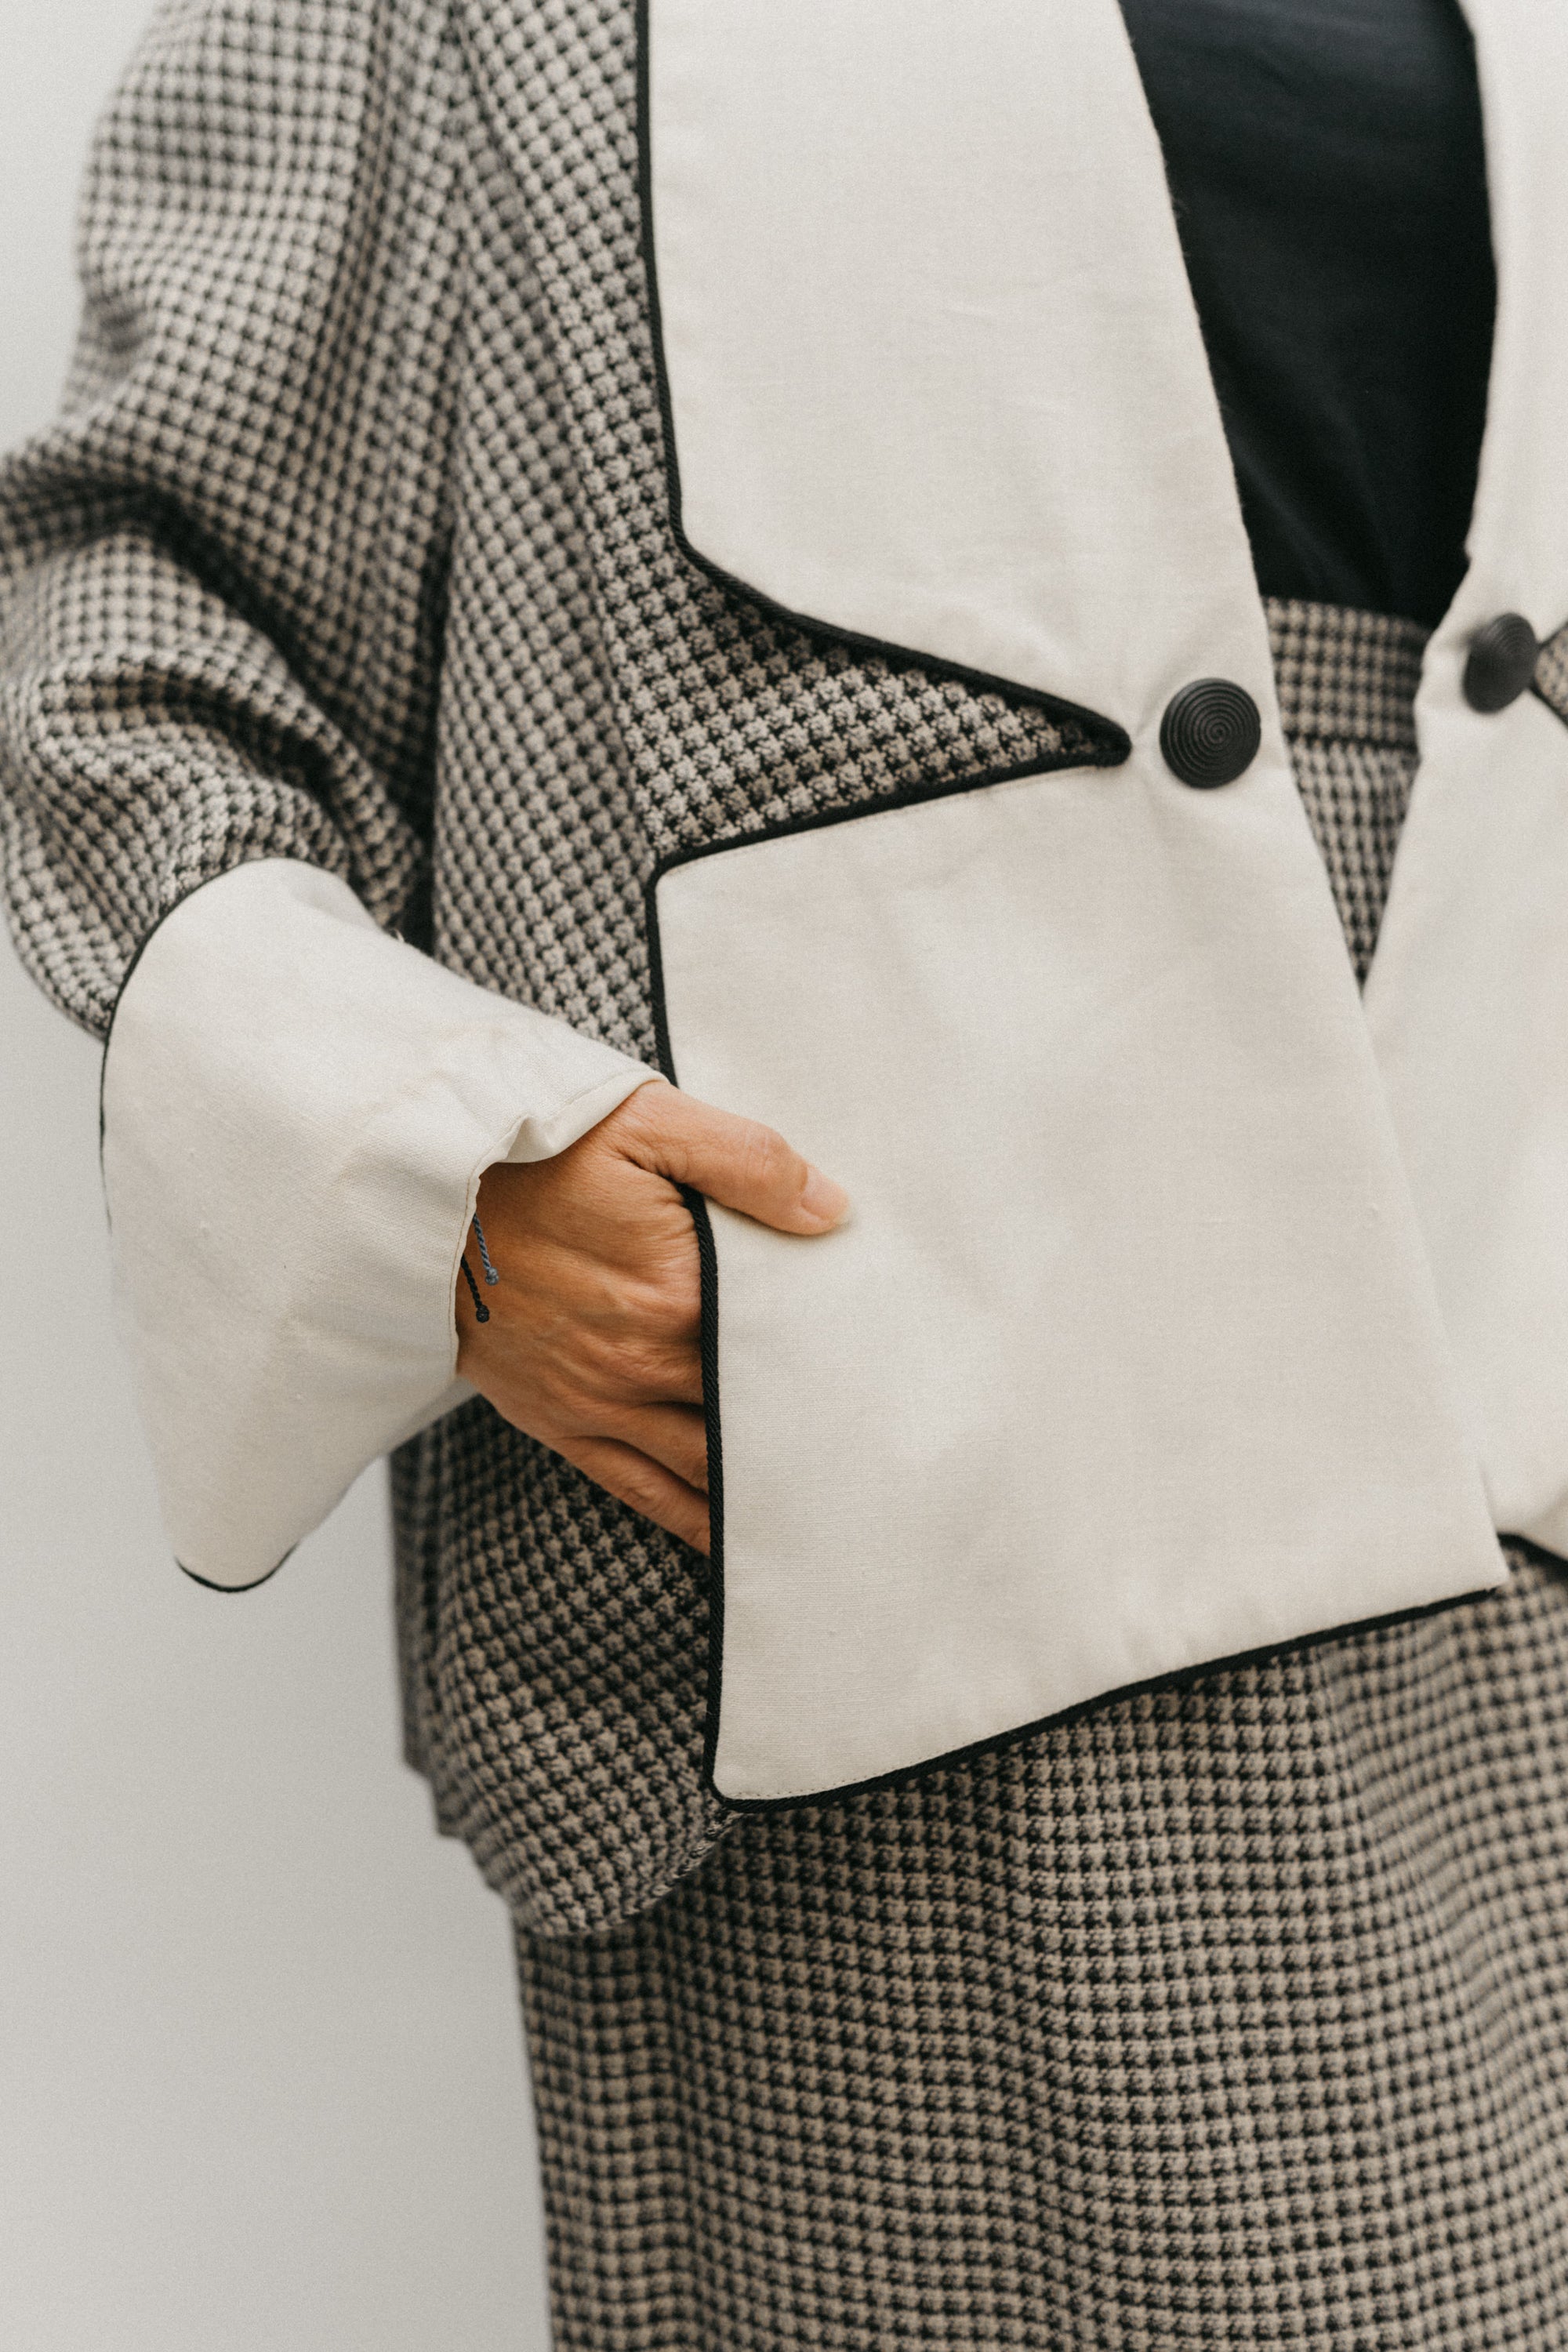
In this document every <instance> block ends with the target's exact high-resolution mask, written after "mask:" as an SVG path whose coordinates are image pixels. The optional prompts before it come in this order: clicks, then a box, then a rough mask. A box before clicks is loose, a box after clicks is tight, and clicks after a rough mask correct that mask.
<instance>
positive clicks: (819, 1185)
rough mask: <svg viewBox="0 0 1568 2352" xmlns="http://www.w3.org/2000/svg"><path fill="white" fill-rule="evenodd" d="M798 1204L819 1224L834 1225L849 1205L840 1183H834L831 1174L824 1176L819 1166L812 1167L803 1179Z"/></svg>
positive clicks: (846, 1194) (847, 1197) (847, 1196)
mask: <svg viewBox="0 0 1568 2352" xmlns="http://www.w3.org/2000/svg"><path fill="white" fill-rule="evenodd" d="M800 1205H801V1207H802V1209H803V1210H804V1211H805V1214H806V1215H807V1216H808V1217H815V1218H816V1222H817V1223H818V1224H819V1225H836V1224H837V1223H839V1221H840V1219H841V1218H842V1217H843V1215H844V1213H845V1212H846V1211H847V1208H848V1206H849V1195H848V1193H847V1192H846V1191H845V1190H844V1187H843V1185H842V1184H836V1183H835V1182H834V1181H833V1179H832V1177H831V1176H825V1175H824V1174H823V1172H822V1171H821V1169H820V1168H814V1169H813V1170H812V1171H811V1173H810V1174H809V1176H807V1178H806V1180H805V1192H803V1193H802V1194H801V1196H800Z"/></svg>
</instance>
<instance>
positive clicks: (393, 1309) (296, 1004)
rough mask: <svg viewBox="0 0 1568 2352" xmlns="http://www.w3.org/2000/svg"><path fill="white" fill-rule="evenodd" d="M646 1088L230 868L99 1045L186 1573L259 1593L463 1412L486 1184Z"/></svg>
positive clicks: (347, 907) (262, 870)
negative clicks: (460, 1328)
mask: <svg viewBox="0 0 1568 2352" xmlns="http://www.w3.org/2000/svg"><path fill="white" fill-rule="evenodd" d="M657 1077H658V1072H657V1071H655V1070H652V1069H649V1068H648V1067H647V1066H645V1065H644V1064H642V1063H640V1062H636V1061H633V1060H632V1059H631V1058H630V1057H629V1056H628V1055H624V1054H621V1053H617V1052H616V1050H615V1049H614V1048H613V1047H611V1046H608V1045H601V1044H599V1043H598V1042H597V1041H596V1040H595V1039H593V1038H590V1037H585V1036H584V1035H582V1034H580V1033H579V1032H578V1031H576V1030H574V1029H572V1028H569V1027H568V1026H567V1025H566V1024H564V1023H563V1022H560V1021H554V1020H552V1019H550V1018H548V1017H547V1016H546V1015H545V1014H543V1013H536V1012H534V1011H532V1010H531V1008H529V1007H528V1006H525V1005H521V1004H515V1003H511V1002H510V1000H509V999H508V998H505V997H502V996H497V995H494V994H492V993H491V992H489V990H487V989H483V988H480V987H479V986H477V985H476V984H475V983H474V982H472V981H469V980H465V979H463V978H462V977H461V976H460V975H458V973H456V972H451V971H446V970H445V969H444V968H443V967H442V966H441V965H439V964H437V963H435V962H433V961H431V960H430V958H429V957H427V956H424V955H421V954H420V953H419V952H418V951H417V950H416V949H413V948H409V947H405V946H404V945H403V944H402V943H401V942H400V941H398V940H394V939H392V938H391V937H389V936H388V934H387V933H386V932H384V931H383V930H382V929H380V928H379V927H378V925H377V924H376V923H375V922H374V920H373V919H372V918H371V916H370V915H369V914H368V913H367V912H366V911H365V909H364V908H363V907H362V906H361V904H360V902H359V900H358V899H357V898H355V897H354V895H353V891H352V890H351V889H350V888H349V887H348V886H347V884H346V883H343V882H341V881H339V880H337V879H336V878H335V877H333V876H331V875H329V874H327V873H325V872H323V871H322V870H321V868H319V867H316V866H308V865H304V864H301V863H297V862H295V861H293V860H289V859H276V858H269V859H262V860H258V861H256V862H253V863H251V864H248V865H245V866H236V867H233V868H231V869H230V870H229V871H228V872H226V873H225V874H222V875H220V876H218V877H216V880H214V881H211V882H208V883H205V884H204V885H203V886H202V887H201V888H200V889H198V890H196V891H195V892H193V893H192V895H191V896H190V897H189V898H185V899H184V900H182V901H181V903H180V904H179V906H177V907H176V908H174V911H173V913H171V914H170V915H168V916H166V917H165V919H163V922H162V923H161V924H160V925H159V927H158V929H156V930H155V931H154V932H153V935H152V937H151V938H150V939H149V940H148V941H147V943H146V945H145V947H144V948H143V950H142V954H141V956H140V958H139V959H138V961H137V962H136V964H135V966H134V968H133V970H132V975H131V977H130V979H129V981H128V982H126V985H125V988H124V990H123V992H122V993H121V999H120V1003H119V1005H118V1006H117V1008H116V1011H115V1016H114V1023H113V1026H112V1028H111V1030H110V1040H109V1045H108V1048H107V1051H106V1054H105V1059H104V1073H103V1174H104V1187H105V1192H106V1194H107V1197H108V1202H109V1213H110V1227H111V1231H112V1238H113V1255H114V1283H115V1299H116V1310H117V1315H118V1318H119V1321H120V1326H121V1332H122V1335H123V1337H124V1339H125V1342H126V1345H127V1348H128V1349H129V1352H130V1356H131V1360H132V1373H133V1377H134V1381H135V1385H136V1390H137V1395H138V1402H139V1403H140V1406H141V1411H142V1420H143V1423H144V1424H145V1427H146V1430H147V1433H148V1437H149V1439H150V1441H151V1444H152V1450H153V1465H154V1468H155V1471H156V1474H157V1479H158V1487H159V1495H160V1499H161V1502H162V1505H163V1517H164V1521H165V1524H166V1526H167V1528H168V1532H169V1535H170V1538H171V1540H172V1542H173V1545H174V1552H175V1556H176V1558H177V1559H179V1561H180V1564H181V1566H182V1567H183V1568H184V1569H186V1570H188V1571H189V1572H190V1573H191V1574H192V1575H193V1576H195V1577H196V1578H198V1579H199V1580H201V1581H202V1582H204V1583H207V1584H213V1585H217V1586H220V1587H222V1588H225V1589H238V1588H242V1587H244V1586H246V1585H250V1584H255V1583H258V1582H260V1581H262V1580H265V1578H266V1577H267V1576H268V1574H269V1573H270V1572H271V1570H273V1569H275V1568H276V1567H277V1566H278V1565H279V1562H280V1561H281V1560H282V1559H284V1558H285V1557H286V1555H287V1554H288V1553H289V1551H290V1550H291V1549H293V1547H294V1545H295V1544H297V1543H298V1542H299V1541H300V1538H301V1537H303V1536H305V1535H307V1534H309V1532H310V1529H311V1528H314V1527H316V1526H318V1525H319V1524H320V1522H321V1520H322V1519H323V1518H325V1517H326V1516H327V1514H328V1512H329V1511H330V1510H331V1508H332V1506H333V1505H334V1504H335V1503H336V1502H337V1501H338V1499H339V1497H340V1496H342V1493H343V1492H344V1490H345V1488H346V1487H348V1486H350V1485H351V1484H352V1483H353V1479H354V1478H355V1477H357V1476H358V1475H359V1473H360V1471H361V1470H363V1468H364V1467H365V1465H366V1464H367V1463H370V1462H373V1461H374V1459H375V1457H376V1456H377V1455H378V1454H383V1453H384V1452H385V1451H386V1450H387V1449H388V1448H389V1447H390V1446H393V1445H396V1444H400V1443H401V1442H402V1440H403V1439H405V1438H406V1437H411V1436H413V1435H414V1434H415V1433H416V1431H418V1430H420V1429H422V1428H424V1427H425V1426H426V1424H427V1423H430V1422H432V1421H434V1420H436V1419H437V1417H438V1416H439V1415H440V1414H441V1413H443V1412H447V1410H448V1409H449V1408H450V1407H451V1406H452V1405H454V1404H456V1403H458V1402H460V1401H461V1400H462V1399H463V1398H464V1397H466V1396H468V1395H469V1394H471V1391H470V1390H469V1389H468V1386H467V1384H466V1383H465V1382H464V1381H459V1380H458V1379H457V1377H456V1374H455V1369H454V1368H455V1365H456V1361H457V1345H458V1340H457V1326H456V1321H455V1316H454V1305H453V1299H454V1291H455V1287H456V1282H457V1274H458V1257H459V1256H460V1255H461V1252H462V1249H463V1244H464V1240H465V1237H466V1235H467V1233H468V1220H469V1218H470V1217H471V1216H472V1214H473V1209H474V1202H475V1200H476V1198H477V1195H478V1192H479V1178H480V1176H481V1175H482V1174H483V1172H484V1171H485V1169H487V1168H488V1167H489V1166H491V1165H492V1164H493V1163H494V1162H495V1161H497V1160H545V1159H549V1158H551V1157H552V1155H553V1154H554V1153H556V1152H558V1151H563V1150H565V1149H566V1147H567V1146H568V1145H569V1144H572V1143H574V1142H575V1141H576V1140H577V1139H578V1137H579V1136H582V1135H584V1134H586V1133H587V1131H588V1129H590V1128H591V1127H594V1126H595V1125H597V1123H598V1121H599V1120H600V1119H602V1118H605V1116H606V1115H607V1114H608V1113H609V1112H610V1111H612V1110H614V1109H615V1108H616V1105H617V1104H619V1103H621V1102H624V1101H625V1099H626V1097H627V1096H628V1095H629V1094H631V1093H632V1092H633V1091H634V1090H635V1089H636V1088H637V1087H640V1086H643V1085H645V1084H647V1082H648V1081H649V1080H650V1079H655V1078H657Z"/></svg>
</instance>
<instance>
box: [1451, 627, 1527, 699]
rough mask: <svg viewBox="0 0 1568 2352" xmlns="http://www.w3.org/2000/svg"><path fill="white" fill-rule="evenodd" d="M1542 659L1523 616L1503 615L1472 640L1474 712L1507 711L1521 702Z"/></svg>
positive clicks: (1469, 670)
mask: <svg viewBox="0 0 1568 2352" xmlns="http://www.w3.org/2000/svg"><path fill="white" fill-rule="evenodd" d="M1540 658H1541V647H1540V645H1539V644H1538V642H1537V640H1536V635H1535V631H1534V630H1533V629H1532V628H1531V625H1530V623H1529V622H1528V621H1527V620H1526V619H1525V617H1524V615H1523V614H1522V613H1500V614H1498V616H1497V618H1496V620H1495V621H1489V622H1488V623H1487V625H1486V627H1485V628H1484V629H1478V630H1477V631H1476V634H1475V635H1474V636H1473V637H1472V638H1471V639H1470V651H1469V657H1468V660H1467V661H1466V663H1465V700H1466V701H1467V702H1468V704H1469V706H1470V709H1472V710H1506V709H1508V706H1509V704H1510V702H1517V701H1518V699H1519V698H1520V696H1521V694H1522V693H1523V692H1524V689H1525V688H1526V687H1527V686H1528V685H1529V684H1530V681H1531V678H1532V677H1534V676H1535V665H1536V663H1537V662H1538V661H1539V660H1540Z"/></svg>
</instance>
